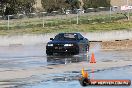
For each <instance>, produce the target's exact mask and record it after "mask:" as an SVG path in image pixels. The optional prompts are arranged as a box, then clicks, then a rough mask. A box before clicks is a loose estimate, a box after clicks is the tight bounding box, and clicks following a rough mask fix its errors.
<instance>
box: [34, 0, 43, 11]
mask: <svg viewBox="0 0 132 88" xmlns="http://www.w3.org/2000/svg"><path fill="white" fill-rule="evenodd" d="M34 8H35V9H36V11H41V10H43V7H42V4H41V0H36V1H35V5H34Z"/></svg>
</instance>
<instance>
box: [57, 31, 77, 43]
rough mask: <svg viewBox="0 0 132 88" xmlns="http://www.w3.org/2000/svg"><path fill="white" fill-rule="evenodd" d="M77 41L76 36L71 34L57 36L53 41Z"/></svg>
mask: <svg viewBox="0 0 132 88" xmlns="http://www.w3.org/2000/svg"><path fill="white" fill-rule="evenodd" d="M77 39H78V37H77V34H74V33H73V34H72V33H65V34H58V35H56V36H55V38H54V40H61V41H65V40H68V41H70V40H71V41H73V40H77Z"/></svg>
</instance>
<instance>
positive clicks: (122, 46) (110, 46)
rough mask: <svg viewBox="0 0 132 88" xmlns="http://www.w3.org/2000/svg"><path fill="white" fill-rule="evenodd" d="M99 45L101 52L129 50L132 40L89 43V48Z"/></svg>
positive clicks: (131, 46) (131, 47)
mask: <svg viewBox="0 0 132 88" xmlns="http://www.w3.org/2000/svg"><path fill="white" fill-rule="evenodd" d="M97 43H98V44H99V45H100V47H101V49H103V50H129V49H132V40H116V41H103V42H91V48H93V47H94V46H95V44H97Z"/></svg>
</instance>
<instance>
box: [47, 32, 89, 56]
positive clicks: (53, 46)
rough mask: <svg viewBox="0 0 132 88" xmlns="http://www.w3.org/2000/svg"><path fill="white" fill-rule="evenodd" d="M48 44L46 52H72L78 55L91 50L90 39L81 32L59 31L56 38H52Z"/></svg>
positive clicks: (71, 53) (49, 53)
mask: <svg viewBox="0 0 132 88" xmlns="http://www.w3.org/2000/svg"><path fill="white" fill-rule="evenodd" d="M50 40H51V41H50V42H48V43H47V45H46V54H47V55H53V54H55V53H56V54H70V55H76V54H79V53H81V52H84V51H89V40H88V39H87V38H84V37H83V36H82V35H81V34H80V33H59V34H57V35H56V36H55V38H54V39H53V38H50Z"/></svg>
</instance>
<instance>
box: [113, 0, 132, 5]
mask: <svg viewBox="0 0 132 88" xmlns="http://www.w3.org/2000/svg"><path fill="white" fill-rule="evenodd" d="M127 1H128V5H132V0H111V5H112V6H123V5H127Z"/></svg>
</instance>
